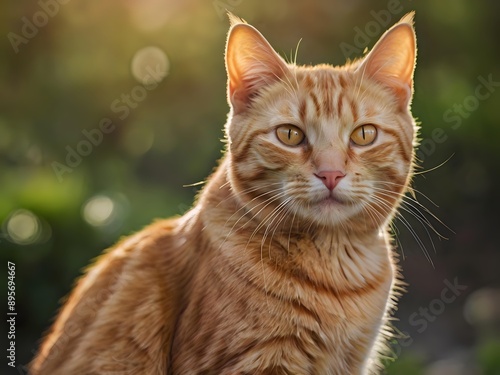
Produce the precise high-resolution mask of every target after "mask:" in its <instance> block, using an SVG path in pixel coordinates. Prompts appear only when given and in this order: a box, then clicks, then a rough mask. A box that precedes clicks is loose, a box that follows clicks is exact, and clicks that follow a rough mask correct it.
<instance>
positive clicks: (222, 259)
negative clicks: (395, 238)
mask: <svg viewBox="0 0 500 375" xmlns="http://www.w3.org/2000/svg"><path fill="white" fill-rule="evenodd" d="M230 18H231V28H230V31H229V36H228V40H227V47H226V68H227V73H228V100H229V104H230V114H229V117H228V121H227V124H226V127H225V129H226V137H227V148H226V153H225V156H224V157H223V158H222V160H221V162H220V165H219V167H218V168H217V169H216V171H215V172H214V173H213V175H212V176H211V177H210V178H209V179H208V181H207V184H206V186H205V187H204V189H203V191H202V193H201V194H200V196H199V198H198V199H197V202H196V204H195V205H194V207H193V209H192V210H191V211H189V212H188V213H187V214H186V215H184V216H182V217H180V218H174V219H169V220H164V221H159V222H157V223H155V224H153V225H151V226H149V227H148V228H146V229H144V230H142V231H140V232H139V233H137V234H135V235H133V236H131V237H128V238H126V239H124V240H123V241H121V242H120V243H118V244H117V245H116V246H115V247H114V248H112V249H110V250H109V251H107V252H106V253H105V254H104V255H103V256H102V257H101V258H100V259H99V260H98V261H97V262H96V264H95V265H93V266H92V267H91V268H90V269H89V270H88V272H87V273H86V275H85V276H84V277H82V278H81V279H80V280H79V281H78V283H77V285H76V287H75V289H74V290H73V292H72V293H71V295H70V297H69V299H68V300H67V301H66V303H65V304H64V306H63V308H62V310H61V312H60V314H59V316H58V318H57V320H56V321H55V323H54V325H53V327H52V329H51V330H50V332H49V333H48V335H47V337H46V338H45V340H44V341H43V343H42V345H41V347H40V350H39V353H38V354H37V356H36V357H35V359H34V360H33V362H32V365H31V373H32V374H33V375H58V374H61V375H63V374H64V375H66V374H72V375H77V374H82V375H83V374H158V375H159V374H163V375H164V374H174V375H184V374H217V375H221V374H223V375H224V374H227V375H229V374H312V375H318V374H332V375H333V374H336V375H361V374H377V373H378V371H379V363H378V362H379V361H378V358H379V355H380V353H381V351H383V350H384V341H385V340H386V338H387V336H389V335H390V329H388V327H386V323H387V319H388V317H389V314H390V312H391V310H392V309H393V308H394V303H395V299H396V298H395V297H396V296H397V289H398V285H397V284H398V282H397V277H398V271H397V266H396V261H395V259H394V257H395V256H394V254H393V250H392V246H391V239H390V236H389V234H388V232H389V230H388V226H389V224H390V222H391V219H392V218H393V216H394V214H395V212H396V209H397V208H398V206H399V204H400V202H401V200H402V197H403V195H404V194H405V192H406V191H407V190H408V188H409V187H408V186H409V182H410V179H411V175H412V171H413V160H414V147H415V145H416V141H415V139H416V131H417V128H416V125H415V122H414V120H413V117H412V115H411V113H410V109H409V108H410V104H411V98H412V93H413V71H414V67H415V57H416V46H415V34H414V30H413V14H412V13H410V14H408V15H406V16H405V17H403V19H402V20H401V21H400V22H399V23H397V24H396V25H395V26H393V27H392V28H391V29H390V30H389V31H387V32H386V33H385V34H384V35H383V36H382V37H381V39H380V40H379V41H378V43H377V44H376V45H375V47H374V48H373V49H372V51H371V52H370V53H369V54H368V55H366V56H365V57H364V58H362V59H360V60H358V61H356V62H354V63H349V64H347V65H345V66H341V67H333V66H330V65H319V66H297V65H295V64H289V63H286V62H285V61H284V60H283V59H282V58H281V57H280V56H279V55H278V54H277V53H276V52H275V51H274V50H273V48H272V47H271V46H270V45H269V43H268V42H267V41H266V39H264V37H263V36H262V35H261V34H260V33H259V32H258V31H257V30H256V29H255V28H253V27H252V26H250V25H248V24H246V23H244V22H243V21H241V20H239V19H237V18H236V17H234V16H231V17H230Z"/></svg>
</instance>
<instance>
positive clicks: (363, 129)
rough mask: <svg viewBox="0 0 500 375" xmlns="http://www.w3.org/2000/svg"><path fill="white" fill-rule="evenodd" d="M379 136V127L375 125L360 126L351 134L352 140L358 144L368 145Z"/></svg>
mask: <svg viewBox="0 0 500 375" xmlns="http://www.w3.org/2000/svg"><path fill="white" fill-rule="evenodd" d="M375 138H377V128H376V127H375V126H374V125H371V124H368V125H361V126H358V127H357V128H356V129H354V131H353V132H352V134H351V141H352V142H353V143H354V144H356V145H358V146H368V145H369V144H371V143H373V141H375Z"/></svg>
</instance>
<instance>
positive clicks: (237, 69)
mask: <svg viewBox="0 0 500 375" xmlns="http://www.w3.org/2000/svg"><path fill="white" fill-rule="evenodd" d="M230 18H231V28H230V29H229V35H228V38H227V44H226V70H227V75H228V84H227V93H228V100H229V104H230V105H231V106H232V108H233V112H234V113H235V114H237V113H240V112H243V111H244V110H246V109H247V108H248V106H249V105H250V103H251V100H252V98H253V97H254V96H256V95H257V94H258V92H259V90H261V89H262V88H263V87H265V86H267V85H269V84H271V83H274V82H276V81H278V80H280V79H281V78H283V77H284V75H285V74H286V72H287V71H288V67H287V65H286V62H285V61H284V60H283V59H282V58H281V57H280V56H279V55H278V54H277V53H276V52H275V51H274V49H273V48H272V47H271V45H270V44H269V43H268V41H267V40H266V39H265V38H264V37H263V36H262V34H261V33H260V32H259V31H257V29H255V28H254V27H253V26H250V25H248V24H246V23H242V21H241V20H239V19H237V18H236V17H234V16H232V15H231V16H230Z"/></svg>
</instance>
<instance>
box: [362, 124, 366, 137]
mask: <svg viewBox="0 0 500 375" xmlns="http://www.w3.org/2000/svg"><path fill="white" fill-rule="evenodd" d="M361 132H362V133H363V139H366V138H365V126H364V125H363V126H362V127H361Z"/></svg>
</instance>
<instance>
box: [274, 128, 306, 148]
mask: <svg viewBox="0 0 500 375" xmlns="http://www.w3.org/2000/svg"><path fill="white" fill-rule="evenodd" d="M276 136H277V137H278V139H279V140H280V141H281V142H282V143H284V144H285V145H287V146H298V145H300V144H301V143H302V142H303V141H304V139H305V138H306V135H305V134H304V132H303V131H302V130H300V129H299V128H298V127H297V126H295V125H281V126H279V127H278V128H277V129H276Z"/></svg>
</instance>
